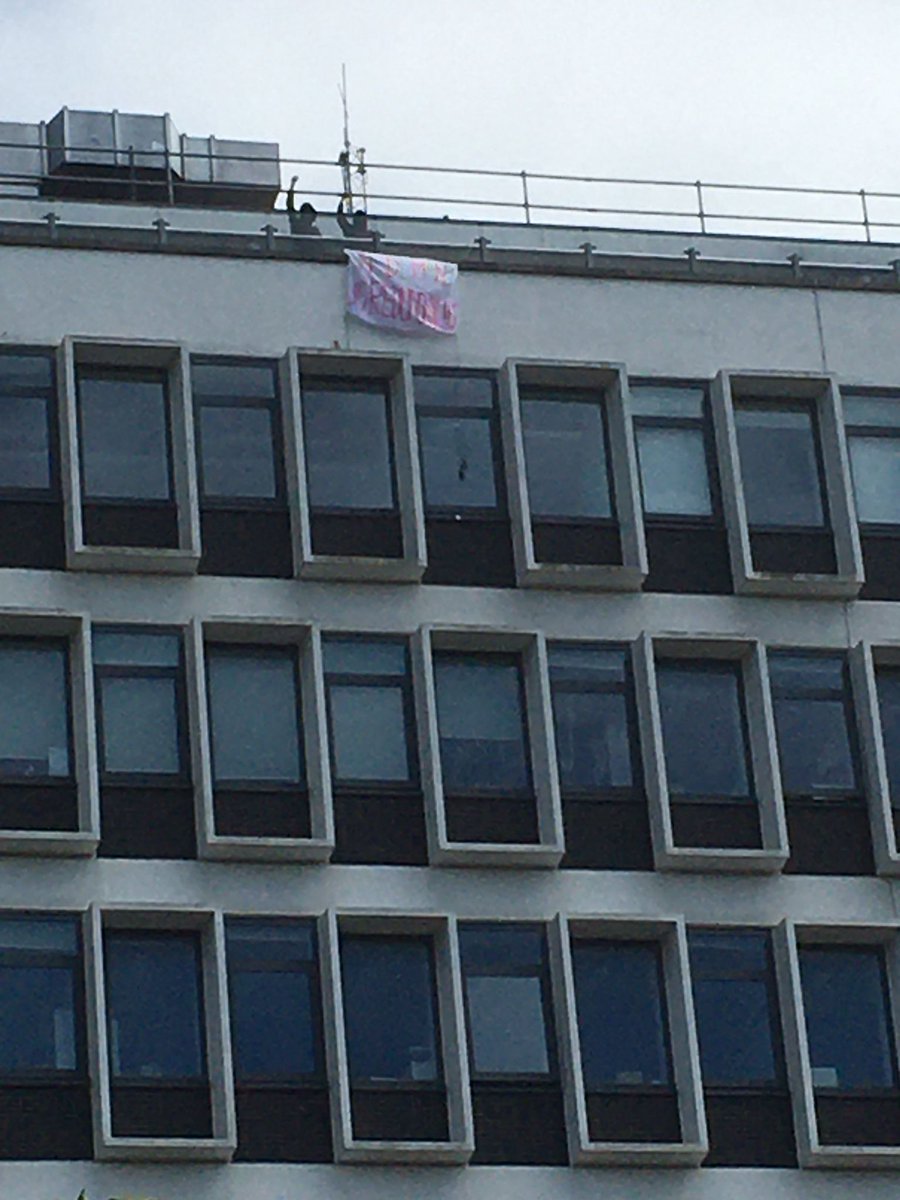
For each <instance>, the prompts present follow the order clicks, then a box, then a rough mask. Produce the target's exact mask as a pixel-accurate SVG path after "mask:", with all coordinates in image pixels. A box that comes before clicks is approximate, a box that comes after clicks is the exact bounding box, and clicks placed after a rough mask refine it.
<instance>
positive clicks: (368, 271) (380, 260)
mask: <svg viewBox="0 0 900 1200" xmlns="http://www.w3.org/2000/svg"><path fill="white" fill-rule="evenodd" d="M345 253H346V255H347V257H348V259H349V260H350V262H349V267H348V271H347V311H348V312H349V313H352V315H353V316H354V317H358V318H359V319H360V320H361V321H365V322H366V323H367V324H369V325H379V326H380V327H381V328H382V329H393V330H395V331H396V332H397V333H444V334H454V333H456V327H457V324H458V321H459V294H458V276H459V268H458V267H457V265H456V263H447V262H438V261H436V260H435V259H432V258H403V257H401V256H400V255H397V254H369V253H367V252H366V251H363V250H346V251H345Z"/></svg>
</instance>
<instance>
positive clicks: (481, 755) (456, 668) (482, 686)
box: [434, 655, 530, 793]
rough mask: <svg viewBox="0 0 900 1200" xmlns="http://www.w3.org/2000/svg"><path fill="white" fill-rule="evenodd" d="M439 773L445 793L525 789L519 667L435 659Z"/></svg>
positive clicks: (450, 657)
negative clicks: (441, 775)
mask: <svg viewBox="0 0 900 1200" xmlns="http://www.w3.org/2000/svg"><path fill="white" fill-rule="evenodd" d="M434 677H435V689H436V693H437V716H438V729H439V732H440V740H441V770H442V772H443V779H444V788H445V790H446V791H447V792H451V793H452V792H454V791H457V792H466V791H470V790H478V789H481V788H486V789H490V790H494V791H502V790H504V789H509V790H514V791H524V790H526V789H527V788H528V787H529V786H530V772H529V769H528V749H527V746H526V735H525V719H524V716H525V715H524V713H523V712H522V694H521V682H520V675H519V668H518V666H517V665H516V664H515V663H507V662H501V661H494V662H492V661H491V660H490V659H489V658H485V659H475V658H466V657H460V656H455V655H435V660H434Z"/></svg>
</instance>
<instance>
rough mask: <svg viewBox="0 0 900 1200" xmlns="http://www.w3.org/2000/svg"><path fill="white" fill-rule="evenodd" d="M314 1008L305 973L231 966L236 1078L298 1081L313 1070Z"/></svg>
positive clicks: (232, 1028)
mask: <svg viewBox="0 0 900 1200" xmlns="http://www.w3.org/2000/svg"><path fill="white" fill-rule="evenodd" d="M314 1012H315V1008H314V1004H313V997H312V980H311V978H310V976H309V974H308V973H307V972H305V971H283V970H282V971H264V970H259V971H248V970H234V969H232V975H231V1037H232V1042H233V1044H234V1071H235V1076H236V1078H237V1079H251V1078H256V1079H297V1078H299V1077H301V1076H304V1075H313V1074H315V1072H316V1071H317V1069H318V1055H317V1053H316V1034H315V1023H314V1016H313V1014H314Z"/></svg>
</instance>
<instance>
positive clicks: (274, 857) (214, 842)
mask: <svg viewBox="0 0 900 1200" xmlns="http://www.w3.org/2000/svg"><path fill="white" fill-rule="evenodd" d="M333 850H334V842H333V841H331V840H330V839H326V838H283V837H220V836H217V835H216V834H211V835H208V836H207V837H206V838H205V839H204V841H203V843H202V845H201V846H200V847H199V848H198V857H199V858H204V859H210V860H213V861H219V862H222V861H228V860H232V861H244V862H246V861H249V860H253V861H257V862H312V863H323V862H328V860H329V859H330V858H331V855H332V852H333Z"/></svg>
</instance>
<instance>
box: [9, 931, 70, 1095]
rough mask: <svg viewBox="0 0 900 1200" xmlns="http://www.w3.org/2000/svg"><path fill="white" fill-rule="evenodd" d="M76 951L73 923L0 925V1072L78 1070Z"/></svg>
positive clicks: (21, 1072)
mask: <svg viewBox="0 0 900 1200" xmlns="http://www.w3.org/2000/svg"><path fill="white" fill-rule="evenodd" d="M77 952H78V926H77V923H76V922H75V921H73V920H66V919H58V920H36V919H35V920H31V919H13V918H8V919H6V920H4V921H2V922H0V1011H2V1014H3V1020H2V1021H0V1074H10V1075H21V1074H28V1073H29V1072H32V1071H42V1072H43V1071H73V1070H75V1069H76V1067H78V1065H79V1063H78V1057H79V1054H78V1048H77V1037H76V1011H77V1004H76V988H77V968H78V960H77Z"/></svg>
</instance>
